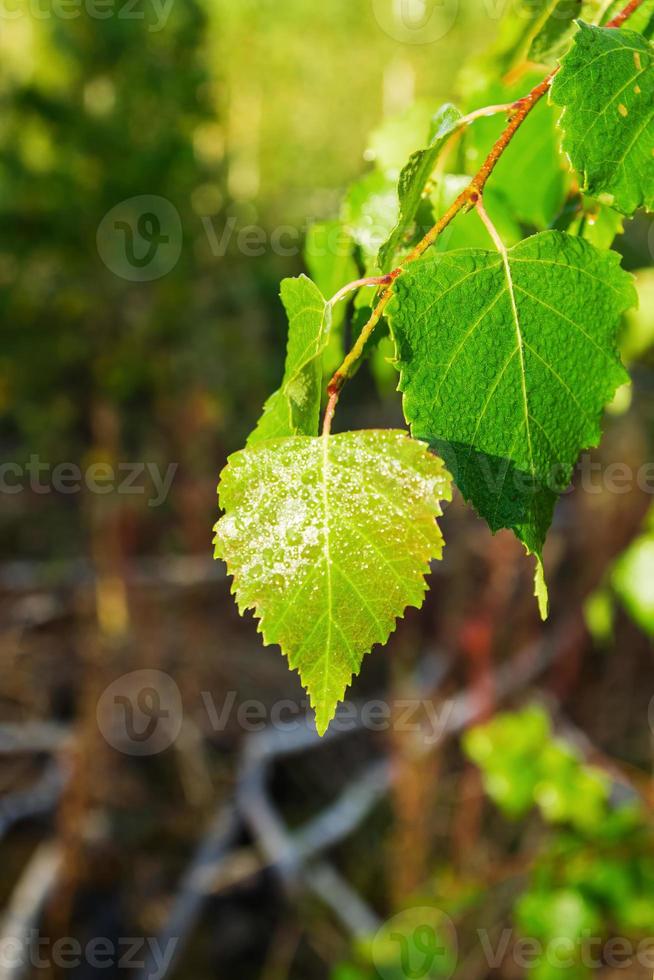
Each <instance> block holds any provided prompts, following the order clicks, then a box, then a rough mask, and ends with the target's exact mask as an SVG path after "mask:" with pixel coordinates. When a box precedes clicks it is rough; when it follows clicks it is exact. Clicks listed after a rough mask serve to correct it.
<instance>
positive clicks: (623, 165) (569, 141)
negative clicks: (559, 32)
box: [551, 23, 654, 214]
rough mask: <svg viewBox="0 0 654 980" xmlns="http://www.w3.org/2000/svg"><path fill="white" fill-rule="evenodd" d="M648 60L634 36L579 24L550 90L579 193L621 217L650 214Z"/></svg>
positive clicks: (653, 129) (653, 88) (653, 186)
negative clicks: (559, 111)
mask: <svg viewBox="0 0 654 980" xmlns="http://www.w3.org/2000/svg"><path fill="white" fill-rule="evenodd" d="M653 58H654V47H653V46H652V45H651V44H650V43H649V41H646V40H645V39H644V38H643V37H641V36H640V35H639V34H635V33H634V32H633V31H627V30H620V31H616V30H610V29H607V28H603V27H590V26H589V25H588V24H584V23H580V24H579V31H578V33H577V34H576V36H575V41H574V44H573V46H572V48H571V49H570V51H569V53H568V54H567V55H566V56H565V58H564V59H563V61H562V63H561V71H560V72H559V73H558V75H557V76H556V78H555V79H554V83H553V85H552V90H551V100H552V102H553V103H554V104H555V105H557V106H561V107H562V108H563V110H564V112H563V115H562V116H561V126H562V128H563V148H564V150H565V151H566V153H567V154H568V156H569V158H570V162H571V163H572V166H573V167H574V168H575V170H577V171H578V173H579V174H580V176H581V179H582V183H583V188H582V189H583V190H586V191H588V192H589V193H590V194H592V195H593V196H594V197H597V198H599V200H600V201H601V202H602V203H603V204H608V205H609V206H611V207H613V208H615V209H616V210H617V211H620V212H622V213H623V214H633V212H634V211H635V210H636V209H637V208H639V207H641V206H643V205H644V206H645V207H646V208H647V209H648V210H650V211H651V210H652V208H653V207H654V154H653V152H652V150H653V147H654V68H653Z"/></svg>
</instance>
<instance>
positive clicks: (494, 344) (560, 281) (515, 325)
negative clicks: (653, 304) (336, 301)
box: [387, 231, 636, 612]
mask: <svg viewBox="0 0 654 980" xmlns="http://www.w3.org/2000/svg"><path fill="white" fill-rule="evenodd" d="M619 263H620V257H619V256H618V255H616V254H615V253H613V252H599V251H598V250H597V249H595V248H594V247H593V246H592V245H589V244H588V243H587V242H585V241H583V240H581V239H578V238H573V237H571V236H569V235H565V234H562V233H560V232H555V231H549V232H542V233H541V234H538V235H534V236H533V237H532V238H528V239H526V240H525V241H524V242H521V243H520V244H519V245H517V246H515V247H514V248H512V249H510V250H509V251H508V252H507V253H506V259H504V257H503V256H502V255H501V254H499V253H498V252H488V251H480V250H463V251H460V252H451V253H446V254H443V255H438V254H433V255H426V256H425V257H423V258H422V259H420V260H418V261H417V262H414V263H412V264H411V265H410V266H409V267H408V268H407V269H406V271H405V272H404V274H403V275H402V276H401V277H399V278H398V279H397V280H396V283H395V286H394V289H395V296H394V298H393V299H392V300H391V303H390V304H389V307H388V309H387V312H388V318H389V322H390V326H391V332H392V335H393V337H394V339H395V342H396V346H397V366H398V368H399V371H400V389H401V391H403V392H404V413H405V416H406V418H407V420H408V422H409V423H410V425H411V430H412V433H413V435H414V436H416V437H417V438H419V439H425V440H426V441H427V442H429V443H430V445H431V446H432V447H434V448H435V450H436V451H437V452H438V453H439V455H441V456H442V457H443V459H444V460H445V463H446V465H447V466H448V468H449V469H450V471H451V472H452V473H453V475H454V479H455V481H456V483H457V485H458V486H459V488H460V490H461V491H462V493H463V495H464V497H465V498H466V499H467V500H470V501H472V503H473V505H474V506H475V508H476V509H477V511H478V512H479V514H481V516H482V517H484V518H485V519H486V521H487V522H488V524H489V526H490V527H491V530H493V531H497V530H499V529H500V528H512V529H513V531H514V532H515V533H516V535H517V536H518V537H519V539H520V540H521V541H522V542H523V543H524V544H525V546H526V548H527V550H528V551H529V552H531V553H533V554H535V555H536V556H537V558H538V559H539V561H540V557H541V555H542V548H543V543H544V540H545V536H546V533H547V529H548V527H549V525H550V523H551V518H552V512H553V508H554V503H555V500H556V492H557V490H558V491H560V490H562V489H563V488H564V487H565V486H566V485H567V484H568V482H569V480H570V478H571V475H572V469H573V466H574V463H575V461H576V459H577V456H578V455H579V452H580V450H581V449H583V448H584V447H588V446H594V445H596V444H597V442H598V441H599V436H600V424H599V423H600V415H601V411H602V407H603V406H604V405H605V404H606V403H607V402H608V401H609V400H610V399H611V397H612V395H613V393H614V391H615V389H616V388H617V387H618V386H619V385H620V384H622V383H623V381H624V380H625V378H626V373H625V371H624V368H623V367H622V365H621V363H620V360H619V358H618V355H617V353H616V334H617V328H618V320H619V317H620V314H621V313H622V312H623V311H624V310H625V309H627V308H628V307H629V306H631V305H632V304H633V303H634V301H635V298H636V296H635V291H634V287H633V285H632V281H631V277H630V276H629V275H628V274H627V273H625V272H624V271H623V270H622V269H621V268H620V265H619ZM538 571H539V577H538V579H537V588H538V594H539V602H540V606H541V612H544V606H545V589H544V582H543V579H542V569H540V568H539V570H538Z"/></svg>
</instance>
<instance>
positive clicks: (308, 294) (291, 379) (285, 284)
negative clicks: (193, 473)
mask: <svg viewBox="0 0 654 980" xmlns="http://www.w3.org/2000/svg"><path fill="white" fill-rule="evenodd" d="M281 298H282V303H283V304H284V308H285V310H286V313H287V315H288V345H287V348H286V366H285V369H284V378H283V380H282V384H281V387H280V388H278V389H277V391H276V392H274V394H272V395H271V396H270V398H269V399H268V401H267V402H266V404H265V405H264V407H263V413H262V415H261V418H260V419H259V422H258V423H257V425H256V427H255V429H254V430H253V431H252V433H251V435H250V438H249V439H248V445H249V446H252V445H255V444H256V443H258V442H261V441H262V440H265V439H277V438H279V437H281V436H293V435H311V436H312V435H316V434H317V432H318V423H319V418H320V398H321V390H322V375H323V371H322V355H323V353H324V351H325V349H326V347H327V344H328V342H329V333H330V327H331V307H330V306H329V304H328V303H326V302H325V299H324V297H323V295H322V293H321V292H320V290H319V289H318V287H317V286H316V284H315V283H314V282H312V281H311V279H308V278H307V277H306V276H299V277H298V278H297V279H284V280H283V281H282V286H281Z"/></svg>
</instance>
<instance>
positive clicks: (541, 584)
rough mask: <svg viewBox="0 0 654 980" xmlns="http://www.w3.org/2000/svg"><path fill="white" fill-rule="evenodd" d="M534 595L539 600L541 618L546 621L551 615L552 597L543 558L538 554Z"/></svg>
mask: <svg viewBox="0 0 654 980" xmlns="http://www.w3.org/2000/svg"><path fill="white" fill-rule="evenodd" d="M534 595H535V597H536V599H537V600H538V611H539V613H540V618H541V619H542V620H543V622H545V620H546V619H547V617H548V616H549V611H550V599H549V591H548V588H547V582H546V581H545V569H544V568H543V561H542V559H541V558H540V557H539V556H538V555H536V571H535V574H534Z"/></svg>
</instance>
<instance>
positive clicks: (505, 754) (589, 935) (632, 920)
mask: <svg viewBox="0 0 654 980" xmlns="http://www.w3.org/2000/svg"><path fill="white" fill-rule="evenodd" d="M463 746H464V749H465V751H466V752H467V754H468V756H469V757H470V758H471V759H472V760H473V761H474V762H475V763H476V764H477V765H478V766H480V768H481V770H482V773H483V778H484V786H485V788H486V791H487V793H488V795H489V796H490V798H491V799H492V800H493V801H494V802H495V803H497V805H498V806H499V807H500V808H501V809H502V810H504V812H505V813H507V814H508V815H509V816H511V817H512V818H514V819H515V818H524V817H526V816H527V814H528V812H529V811H530V810H532V809H534V808H537V809H538V810H539V811H540V814H541V816H542V817H543V819H544V820H545V821H546V822H547V823H549V824H552V825H553V827H554V828H556V829H555V830H553V831H552V832H551V833H550V835H549V837H548V838H547V839H546V842H545V844H544V845H543V846H542V847H541V850H540V853H539V855H538V856H537V857H536V860H535V861H534V863H533V866H532V868H531V870H530V873H529V885H528V887H527V889H526V890H525V891H524V892H523V894H522V895H521V896H520V898H519V900H518V902H517V903H516V906H515V921H516V924H517V925H518V927H519V929H520V932H521V933H522V935H523V936H524V937H527V938H529V939H536V940H538V941H539V943H540V944H541V947H540V948H541V955H540V956H539V958H538V959H537V960H536V961H535V964H534V967H533V969H532V970H531V972H530V974H529V975H530V976H533V977H535V978H537V980H550V978H554V977H558V978H565V980H577V978H584V977H587V976H590V975H591V972H592V969H591V967H590V966H589V965H588V954H589V952H590V951H591V945H590V944H591V940H594V941H595V943H596V948H595V950H594V955H595V956H596V955H597V947H598V946H601V945H602V944H603V943H605V942H606V941H607V940H608V939H609V938H610V937H626V938H627V939H628V940H629V941H631V942H633V943H637V942H638V941H640V940H641V939H644V938H645V937H647V936H648V935H650V934H651V930H652V928H653V927H654V912H653V910H652V906H651V894H652V889H653V888H654V852H653V851H652V844H653V843H654V840H653V838H652V828H651V823H650V821H649V818H648V816H647V814H646V812H645V810H644V808H643V806H642V805H641V803H640V801H639V800H638V799H637V797H636V796H635V795H633V793H632V794H631V795H628V798H627V799H625V800H623V801H622V802H617V800H616V799H614V794H615V788H612V787H611V781H610V778H609V777H608V776H607V774H606V773H605V772H603V771H600V770H599V769H597V768H595V767H593V766H589V765H588V764H586V763H585V762H584V761H583V760H582V759H581V757H579V756H578V755H577V754H576V753H575V752H574V750H573V749H572V748H571V747H570V746H569V745H568V744H566V743H565V742H564V741H562V740H561V739H557V738H555V737H554V736H553V735H552V730H551V726H550V721H549V718H548V716H547V714H546V712H545V711H544V710H543V709H542V708H539V707H528V708H525V709H523V710H522V711H517V712H512V713H511V712H510V713H506V714H502V715H498V716H497V717H495V718H494V719H493V720H492V721H490V722H488V723H486V724H484V725H480V726H478V727H476V728H473V729H472V730H471V731H469V732H468V733H467V735H466V736H465V738H464V740H463ZM562 943H563V946H561V944H562ZM557 946H558V948H559V959H557V955H556V954H555V947H557ZM562 951H564V952H565V953H566V954H567V956H566V957H565V958H564V959H565V962H564V959H562V958H561V956H560V954H561V952H562Z"/></svg>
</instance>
